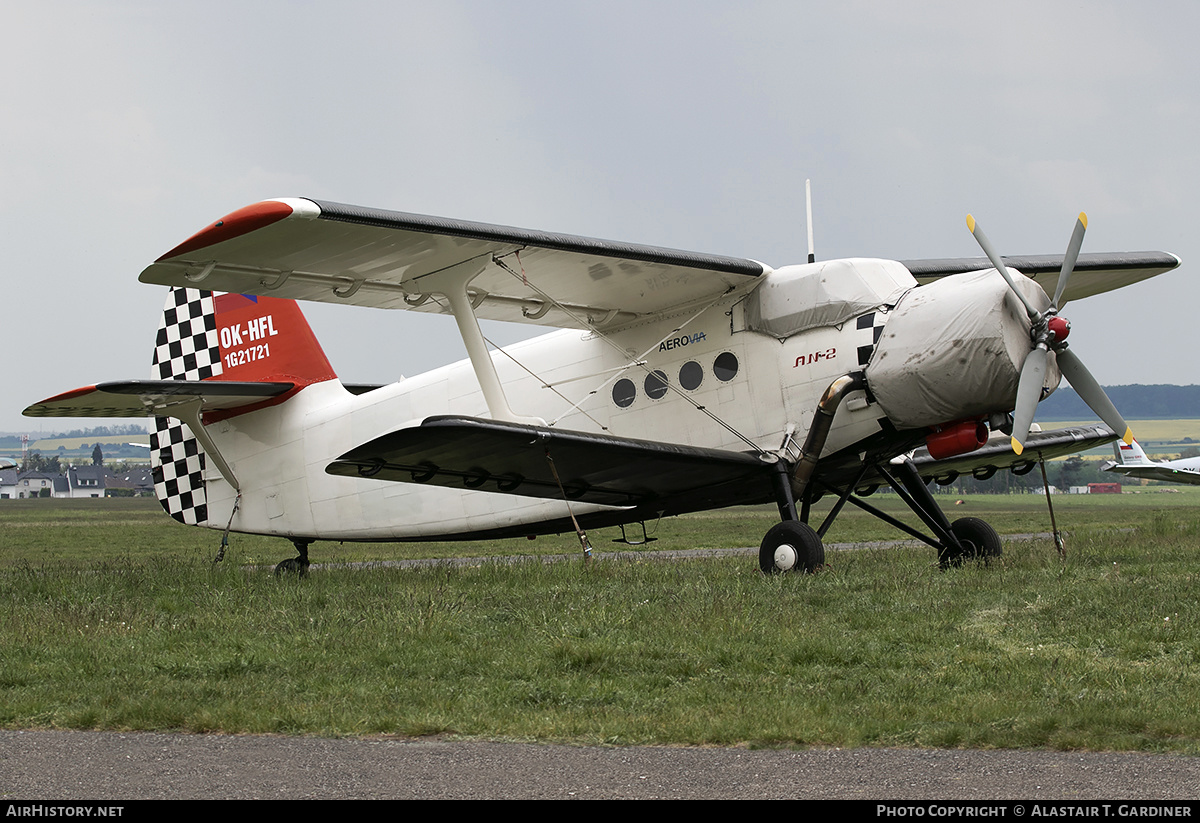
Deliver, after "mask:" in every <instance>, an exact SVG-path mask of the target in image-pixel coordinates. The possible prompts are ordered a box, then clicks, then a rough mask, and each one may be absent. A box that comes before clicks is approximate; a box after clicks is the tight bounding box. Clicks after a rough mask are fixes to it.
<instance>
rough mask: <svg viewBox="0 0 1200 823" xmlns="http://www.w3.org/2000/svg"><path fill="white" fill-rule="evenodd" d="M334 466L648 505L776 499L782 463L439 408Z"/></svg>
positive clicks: (346, 472) (374, 474) (358, 473)
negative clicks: (774, 482) (777, 468)
mask: <svg viewBox="0 0 1200 823" xmlns="http://www.w3.org/2000/svg"><path fill="white" fill-rule="evenodd" d="M325 470H326V471H327V472H328V473H329V474H335V475H343V476H347V477H364V478H375V479H378V480H391V481H396V482H401V483H429V484H432V485H435V486H446V487H448V488H453V489H473V490H478V491H487V492H500V493H504V494H517V495H523V496H526V497H541V498H549V499H559V500H561V499H563V497H564V496H565V497H566V498H568V499H570V500H573V501H580V502H585V503H595V504H599V505H605V506H641V505H648V504H651V503H657V502H660V501H670V500H672V499H678V498H679V497H680V496H690V497H692V498H694V501H695V502H699V501H700V500H709V499H712V495H713V494H714V493H716V494H717V495H718V496H719V497H721V498H722V499H725V496H726V495H731V496H735V497H737V498H739V500H740V498H743V497H745V498H747V499H762V498H763V497H764V496H766V497H767V498H768V499H769V496H770V489H771V486H770V483H771V473H772V472H773V471H774V468H773V467H772V465H771V464H769V463H765V462H764V461H762V460H760V459H759V458H758V457H757V456H755V455H751V454H744V453H741V452H733V451H725V450H721V449H705V448H698V447H695V446H681V445H676V444H672V443H658V442H652V441H646V440H633V439H630V438H623V437H613V436H611V435H604V434H591V433H587V432H577V431H563V430H559V429H552V428H549V427H545V426H530V425H523V424H517V423H503V422H498V421H494V420H484V419H480V418H474V417H430V418H427V419H426V420H425V421H424V422H423V423H422V424H421V425H420V426H414V427H412V428H407V429H401V430H399V431H395V432H392V433H391V434H387V435H384V436H383V437H379V438H377V439H375V440H372V441H370V442H369V443H365V444H363V445H361V446H359V447H357V448H355V449H353V450H351V451H349V452H347V453H346V454H344V455H342V456H341V457H339V458H338V459H337V460H336V461H334V462H333V463H331V464H330V465H329V466H328V467H326V469H325ZM735 490H736V491H735ZM734 502H738V501H737V500H735V501H734ZM667 508H668V510H670V511H675V510H677V509H684V510H690V509H691V508H692V507H691V506H690V505H686V504H681V505H678V506H676V505H672V506H668V507H667Z"/></svg>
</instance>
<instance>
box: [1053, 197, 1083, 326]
mask: <svg viewBox="0 0 1200 823" xmlns="http://www.w3.org/2000/svg"><path fill="white" fill-rule="evenodd" d="M1085 231H1087V215H1086V214H1084V213H1083V212H1080V213H1079V219H1078V220H1076V221H1075V231H1073V232H1071V242H1070V243H1069V244H1068V245H1067V255H1066V257H1064V258H1063V264H1062V271H1060V272H1059V273H1058V285H1057V286H1055V288H1054V308H1056V309H1061V308H1062V303H1060V302H1059V301H1060V300H1062V296H1063V292H1065V291H1066V290H1067V281H1068V280H1070V279H1071V272H1073V271H1074V270H1075V261H1076V260H1078V259H1079V249H1080V248H1081V247H1082V246H1083V233H1084V232H1085Z"/></svg>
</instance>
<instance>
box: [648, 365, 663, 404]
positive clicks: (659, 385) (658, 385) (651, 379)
mask: <svg viewBox="0 0 1200 823" xmlns="http://www.w3.org/2000/svg"><path fill="white" fill-rule="evenodd" d="M644 387H645V389H646V395H647V396H648V397H649V398H650V399H651V400H658V399H659V398H660V397H662V396H663V395H664V394H666V393H667V375H666V373H665V372H661V371H652V372H650V373H649V374H648V375H646V382H645V384H644Z"/></svg>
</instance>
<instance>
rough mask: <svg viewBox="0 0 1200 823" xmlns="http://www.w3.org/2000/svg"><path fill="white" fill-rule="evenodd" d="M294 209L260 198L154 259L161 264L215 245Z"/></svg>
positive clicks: (287, 205) (276, 219)
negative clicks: (258, 200) (259, 200)
mask: <svg viewBox="0 0 1200 823" xmlns="http://www.w3.org/2000/svg"><path fill="white" fill-rule="evenodd" d="M293 211H294V209H293V208H292V207H291V205H289V204H288V203H285V202H283V201H282V200H263V201H261V202H258V203H255V204H253V205H250V206H246V207H245V208H241V209H238V210H237V211H235V212H231V213H229V214H227V215H225V216H224V217H222V218H221V219H220V220H218V221H217V222H215V223H213V224H212V225H210V226H208V227H206V228H204V229H201V230H200V231H198V232H196V233H195V234H193V235H192V236H191V237H189V238H188V239H187V240H184V241H183V242H182V243H180V244H179V245H178V246H176V247H175V248H173V249H171V250H170V251H169V252H167V253H166V254H164V255H163V256H162V257H160V258H158V260H155V261H154V262H156V263H161V262H162V261H163V260H169V259H170V258H172V257H181V256H183V255H185V254H188V253H190V252H193V251H196V250H197V249H202V248H204V247H205V246H212V245H216V244H217V243H221V242H223V241H225V240H232V239H234V238H235V237H241V236H242V235H243V234H249V233H250V232H252V231H254V230H256V229H261V228H263V227H265V226H269V225H271V224H272V223H277V222H279V221H280V220H283V219H284V218H285V217H290V216H291V214H292V212H293Z"/></svg>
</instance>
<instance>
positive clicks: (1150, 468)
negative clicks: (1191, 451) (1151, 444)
mask: <svg viewBox="0 0 1200 823" xmlns="http://www.w3.org/2000/svg"><path fill="white" fill-rule="evenodd" d="M1113 452H1114V453H1115V454H1116V456H1117V460H1116V462H1115V463H1105V464H1104V466H1103V468H1104V471H1106V472H1116V473H1117V474H1123V475H1126V476H1128V477H1141V478H1143V479H1145V480H1162V481H1164V482H1166V483H1190V484H1193V485H1200V457H1185V458H1183V459H1182V460H1163V461H1161V462H1157V463H1156V462H1155V461H1153V460H1151V459H1150V458H1149V457H1147V456H1146V452H1145V451H1143V450H1142V447H1141V445H1139V444H1138V442H1137V441H1136V440H1134V441H1133V442H1132V443H1114V444H1113Z"/></svg>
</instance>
